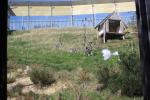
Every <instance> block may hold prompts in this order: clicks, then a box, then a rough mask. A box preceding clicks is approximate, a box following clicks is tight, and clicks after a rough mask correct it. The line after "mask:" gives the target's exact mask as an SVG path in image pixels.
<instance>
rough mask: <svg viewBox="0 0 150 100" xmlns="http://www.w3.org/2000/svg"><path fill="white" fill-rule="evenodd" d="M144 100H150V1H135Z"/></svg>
mask: <svg viewBox="0 0 150 100" xmlns="http://www.w3.org/2000/svg"><path fill="white" fill-rule="evenodd" d="M135 1H136V14H137V25H138V32H139V43H140V57H141V67H140V68H141V73H142V82H143V96H144V100H150V16H149V15H150V0H135Z"/></svg>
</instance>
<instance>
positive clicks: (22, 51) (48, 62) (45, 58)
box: [8, 33, 117, 70]
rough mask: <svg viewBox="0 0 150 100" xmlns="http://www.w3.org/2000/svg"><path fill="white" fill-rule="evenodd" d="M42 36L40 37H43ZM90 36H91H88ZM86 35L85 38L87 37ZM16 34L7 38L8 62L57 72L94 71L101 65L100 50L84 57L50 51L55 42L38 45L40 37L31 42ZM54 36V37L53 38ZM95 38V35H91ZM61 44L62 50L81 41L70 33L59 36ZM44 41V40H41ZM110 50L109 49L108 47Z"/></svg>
mask: <svg viewBox="0 0 150 100" xmlns="http://www.w3.org/2000/svg"><path fill="white" fill-rule="evenodd" d="M43 35H45V34H43ZM43 35H42V36H43ZM88 35H89V36H91V34H88ZM88 35H87V36H88ZM16 36H17V35H16V34H15V35H12V36H9V39H8V59H9V61H13V62H17V63H18V64H23V65H30V64H39V65H42V66H45V67H52V68H54V69H57V70H63V69H65V70H73V69H75V68H77V67H82V68H86V69H89V70H95V69H96V68H97V66H98V65H100V64H101V63H103V62H104V61H103V58H102V54H101V50H100V49H99V50H97V49H95V50H94V56H89V57H88V56H86V55H84V53H83V52H78V53H75V54H72V53H69V52H67V50H59V49H54V50H53V49H51V48H49V47H50V46H51V44H54V43H55V41H51V42H53V43H50V42H49V47H48V46H47V44H44V43H42V44H40V42H41V41H40V38H41V37H40V36H41V35H40V36H39V37H38V36H35V37H32V40H28V38H24V37H19V38H18V37H17V38H16ZM52 36H53V38H58V36H59V34H56V35H55V34H52ZM54 36H55V37H54ZM93 36H95V35H93ZM35 38H39V41H36V42H35V41H34V39H35ZM61 38H62V42H63V44H64V49H65V47H67V46H68V45H70V42H71V43H72V42H74V45H78V46H79V45H80V46H81V47H82V44H79V43H78V42H76V41H77V40H78V39H80V40H82V36H80V35H76V34H70V33H62V34H61ZM43 39H44V38H43ZM110 48H111V47H110ZM116 59H117V58H113V59H112V60H110V61H108V62H109V63H110V64H112V63H113V62H115V61H116Z"/></svg>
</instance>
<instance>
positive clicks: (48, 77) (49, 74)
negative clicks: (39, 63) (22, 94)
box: [29, 67, 56, 86]
mask: <svg viewBox="0 0 150 100" xmlns="http://www.w3.org/2000/svg"><path fill="white" fill-rule="evenodd" d="M29 75H30V79H31V81H32V82H33V83H34V84H37V85H40V86H45V85H51V84H52V83H54V82H55V81H56V79H55V77H54V72H53V70H52V69H50V68H46V67H40V68H38V67H36V68H33V69H32V71H31V72H30V74H29Z"/></svg>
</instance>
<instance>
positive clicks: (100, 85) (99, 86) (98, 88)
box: [96, 84, 104, 91]
mask: <svg viewBox="0 0 150 100" xmlns="http://www.w3.org/2000/svg"><path fill="white" fill-rule="evenodd" d="M103 89H104V84H97V86H96V90H97V91H102V90H103Z"/></svg>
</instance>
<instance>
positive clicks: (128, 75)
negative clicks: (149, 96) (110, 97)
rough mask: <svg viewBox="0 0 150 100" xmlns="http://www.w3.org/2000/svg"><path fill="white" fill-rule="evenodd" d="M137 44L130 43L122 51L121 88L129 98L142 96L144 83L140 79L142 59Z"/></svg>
mask: <svg viewBox="0 0 150 100" xmlns="http://www.w3.org/2000/svg"><path fill="white" fill-rule="evenodd" d="M138 50H139V49H138V46H137V44H136V43H130V44H129V45H128V46H125V47H124V48H123V50H121V51H120V53H119V54H120V69H121V71H122V73H121V75H120V78H119V80H120V82H121V85H120V88H121V90H122V93H123V94H126V95H128V96H134V95H140V94H141V93H142V83H141V77H140V57H139V51H138Z"/></svg>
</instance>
